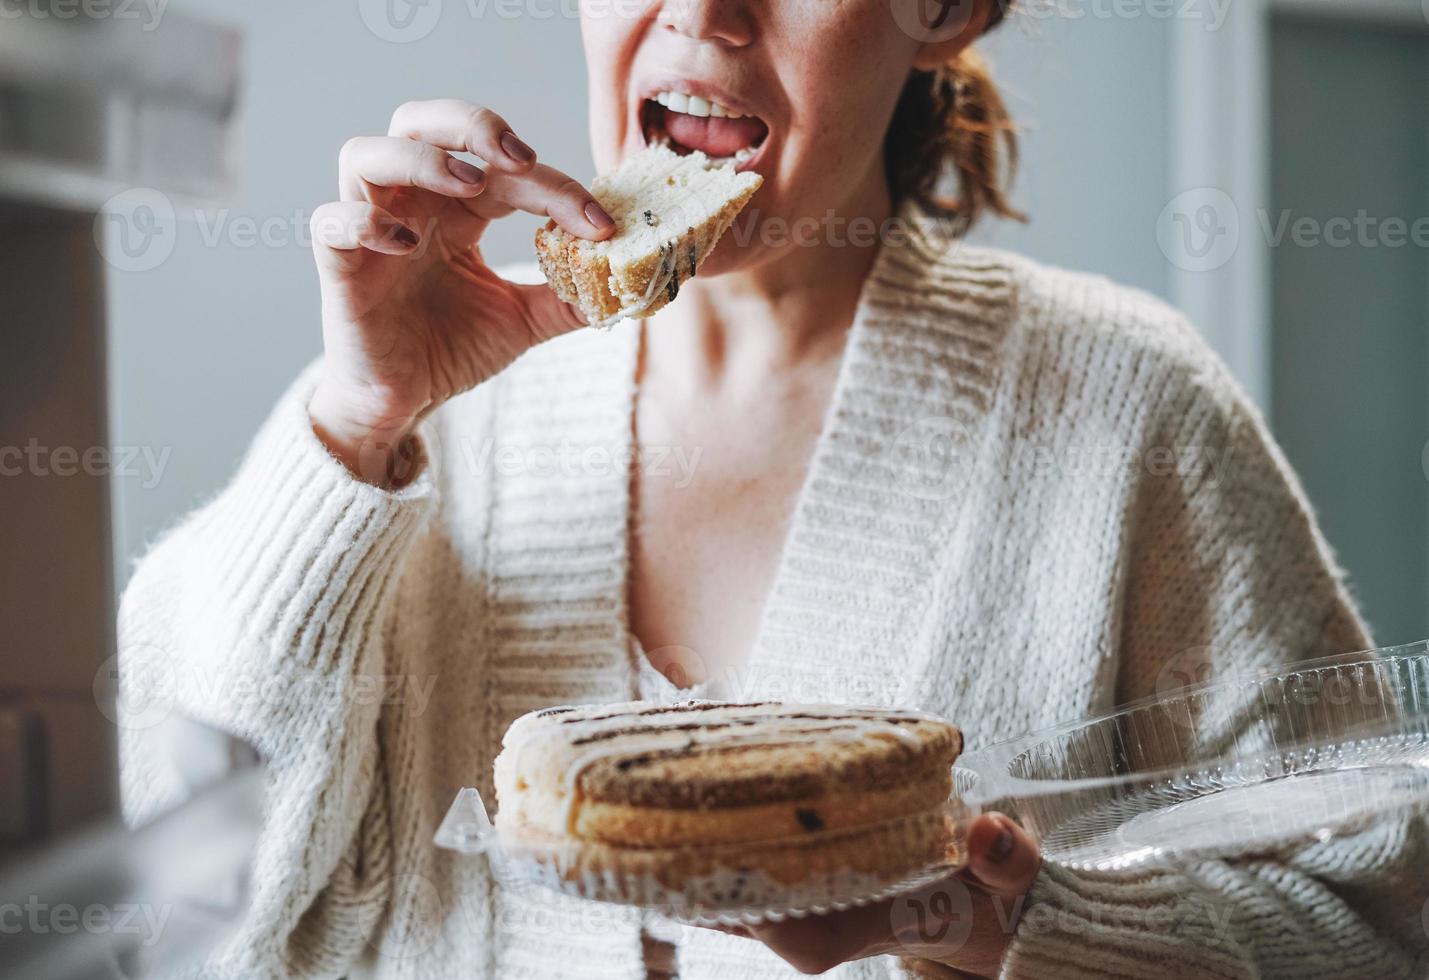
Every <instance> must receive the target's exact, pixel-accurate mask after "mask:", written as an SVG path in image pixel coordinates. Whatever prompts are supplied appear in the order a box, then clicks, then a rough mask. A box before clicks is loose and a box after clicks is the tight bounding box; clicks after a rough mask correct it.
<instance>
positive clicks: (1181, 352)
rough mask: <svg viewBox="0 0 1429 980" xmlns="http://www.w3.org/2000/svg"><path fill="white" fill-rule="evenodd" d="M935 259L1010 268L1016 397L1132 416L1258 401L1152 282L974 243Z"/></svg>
mask: <svg viewBox="0 0 1429 980" xmlns="http://www.w3.org/2000/svg"><path fill="white" fill-rule="evenodd" d="M932 259H933V261H932V263H931V265H932V266H934V267H935V269H936V270H937V271H935V272H933V273H932V274H934V275H941V276H944V277H946V276H948V275H949V274H950V272H951V271H953V270H958V269H968V268H974V269H991V268H996V269H999V270H1001V274H1002V275H1003V276H1005V278H1006V281H1007V284H1008V285H1007V290H1008V294H1009V301H1008V306H1007V326H1006V330H1005V332H1004V335H1003V341H1002V342H1003V346H1004V351H1003V353H1004V362H1003V368H1004V381H1005V382H1007V383H1008V384H1009V385H1011V386H1012V390H1011V392H1010V393H1012V394H1014V395H1015V396H1016V397H1019V398H1022V399H1036V398H1039V397H1044V398H1055V399H1056V402H1057V403H1058V404H1059V405H1060V406H1061V407H1062V408H1063V409H1067V408H1072V409H1075V408H1076V407H1077V406H1078V405H1080V406H1081V407H1083V408H1084V409H1086V410H1089V411H1098V412H1099V413H1109V412H1110V413H1116V414H1120V415H1125V416H1133V415H1136V416H1145V415H1147V414H1156V413H1157V412H1165V411H1178V410H1180V409H1183V408H1185V407H1186V406H1187V404H1188V403H1190V402H1195V403H1196V404H1198V405H1200V406H1202V407H1204V408H1209V409H1211V410H1212V411H1214V412H1215V413H1216V414H1219V415H1222V416H1230V415H1240V414H1242V413H1243V411H1244V410H1245V409H1247V408H1248V407H1249V399H1248V397H1247V396H1246V395H1245V393H1244V391H1243V390H1242V389H1241V387H1240V385H1239V383H1238V382H1237V381H1236V380H1235V378H1234V377H1233V375H1232V374H1231V371H1230V369H1229V368H1228V367H1227V366H1226V364H1225V362H1224V361H1223V360H1222V359H1221V357H1220V355H1219V354H1217V353H1216V351H1215V350H1214V349H1213V348H1212V347H1211V346H1210V344H1209V343H1208V342H1207V341H1206V339H1205V337H1204V336H1203V335H1202V334H1201V333H1200V331H1199V330H1197V329H1196V327H1195V325H1194V324H1192V323H1191V321H1190V320H1189V319H1188V318H1187V317H1186V316H1185V315H1184V314H1183V313H1181V312H1180V311H1179V310H1177V309H1175V308H1174V307H1173V306H1171V305H1170V304H1169V303H1167V302H1166V301H1164V300H1162V299H1160V298H1159V297H1156V296H1154V295H1152V294H1151V293H1149V292H1146V291H1145V290H1142V289H1137V288H1134V287H1131V286H1125V285H1121V284H1119V283H1116V282H1113V281H1112V280H1111V279H1109V278H1107V277H1106V276H1102V275H1097V274H1093V273H1088V272H1079V271H1075V270H1071V269H1064V268H1059V267H1056V266H1052V265H1047V264H1044V263H1041V262H1038V261H1036V260H1034V259H1031V258H1029V257H1027V256H1024V255H1019V254H1017V253H1014V252H1009V251H1005V250H1002V249H995V248H988V247H984V246H974V245H969V244H966V243H957V244H955V245H952V246H949V247H947V248H946V249H943V250H942V251H941V252H937V253H934V254H933V256H932Z"/></svg>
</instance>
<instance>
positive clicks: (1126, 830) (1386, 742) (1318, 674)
mask: <svg viewBox="0 0 1429 980" xmlns="http://www.w3.org/2000/svg"><path fill="white" fill-rule="evenodd" d="M959 766H960V767H961V768H963V769H964V770H965V772H964V773H963V776H962V786H963V792H964V793H965V794H966V798H967V802H968V804H969V805H970V806H971V807H973V808H982V809H998V810H1003V811H1006V812H1009V813H1011V814H1013V815H1014V816H1016V817H1017V818H1018V819H1019V820H1020V821H1021V822H1022V824H1023V825H1024V826H1025V827H1026V828H1027V829H1028V830H1029V831H1031V833H1032V834H1033V835H1034V836H1035V837H1036V838H1037V839H1038V840H1039V841H1040V842H1041V846H1042V852H1043V855H1044V857H1045V858H1046V859H1047V860H1049V861H1054V862H1057V863H1059V864H1062V865H1066V866H1069V867H1073V868H1078V869H1084V870H1109V869H1118V868H1132V867H1138V866H1143V865H1152V864H1161V865H1166V864H1175V863H1178V862H1182V861H1188V860H1196V859H1200V858H1208V857H1231V856H1235V855H1244V854H1254V853H1260V852H1266V851H1270V850H1274V849H1278V848H1281V847H1284V846H1286V845H1293V844H1296V843H1300V842H1309V841H1312V840H1327V839H1330V838H1332V837H1334V836H1336V835H1338V834H1343V833H1349V832H1353V831H1355V830H1358V829H1362V828H1364V827H1366V826H1367V825H1369V824H1370V823H1372V822H1374V821H1376V820H1379V819H1381V818H1385V817H1389V816H1393V815H1401V814H1406V813H1422V812H1429V642H1425V643H1416V644H1413V645H1410V646H1405V647H1396V648H1391V649H1385V650H1378V651H1370V652H1366V653H1359V654H1351V655H1347V656H1340V657H1332V658H1328V659H1325V660H1317V661H1309V662H1305V663H1300V664H1295V665H1293V666H1289V667H1286V668H1284V669H1280V670H1267V671H1262V672H1258V673H1254V674H1248V675H1244V676H1234V677H1229V678H1222V679H1220V680H1217V681H1213V682H1210V683H1206V684H1200V685H1197V686H1194V687H1187V688H1182V689H1179V690H1176V691H1173V692H1169V693H1167V694H1166V695H1164V696H1160V697H1155V698H1149V699H1147V700H1144V701H1140V702H1137V703H1135V704H1131V705H1128V706H1127V707H1125V708H1123V709H1121V710H1119V711H1117V712H1115V713H1113V714H1109V715H1106V716H1104V717H1100V718H1093V719H1090V720H1087V721H1080V722H1076V723H1074V724H1068V725H1062V726H1058V727H1056V728H1052V729H1049V730H1046V731H1042V732H1038V733H1035V734H1032V735H1028V736H1026V737H1023V738H1018V739H1014V740H1012V741H1010V742H1005V743H1002V744H999V745H994V746H991V747H989V748H987V749H984V750H981V751H978V752H975V753H972V754H969V755H967V756H965V757H964V758H963V759H961V760H959Z"/></svg>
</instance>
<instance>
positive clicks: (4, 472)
mask: <svg viewBox="0 0 1429 980" xmlns="http://www.w3.org/2000/svg"><path fill="white" fill-rule="evenodd" d="M173 451H174V448H173V447H172V446H162V447H155V446H86V447H84V448H83V449H81V448H80V447H78V446H47V445H44V444H42V443H41V442H40V441H39V440H38V439H34V438H31V439H30V441H29V442H27V443H25V444H24V445H23V446H0V477H6V476H12V477H13V476H37V477H71V476H96V477H98V476H111V477H118V478H122V479H134V478H137V479H139V481H140V482H139V486H141V487H142V488H143V489H145V490H152V489H153V488H154V487H156V486H158V485H159V481H160V480H162V479H163V477H164V470H165V469H166V468H167V467H168V465H169V457H170V455H172V454H173Z"/></svg>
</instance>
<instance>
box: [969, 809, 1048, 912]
mask: <svg viewBox="0 0 1429 980" xmlns="http://www.w3.org/2000/svg"><path fill="white" fill-rule="evenodd" d="M1041 868H1042V854H1041V852H1040V851H1039V850H1038V848H1037V843H1036V842H1035V841H1034V840H1033V839H1032V837H1031V836H1030V835H1029V834H1028V833H1027V831H1025V830H1023V829H1022V828H1021V827H1020V826H1019V825H1018V824H1017V822H1016V821H1015V820H1013V819H1011V818H1010V817H1007V816H1004V815H1003V814H1001V813H984V814H983V815H982V816H980V817H978V818H977V819H976V820H975V821H973V825H972V827H971V828H969V830H968V865H967V868H966V869H965V874H966V875H969V876H971V877H972V878H973V879H975V880H976V882H977V883H978V884H979V885H981V886H982V887H983V889H984V890H986V891H988V892H990V893H992V894H994V895H1002V896H1005V897H1015V896H1018V895H1022V894H1025V893H1026V892H1027V890H1028V889H1029V888H1031V887H1032V883H1033V881H1035V880H1036V878H1037V872H1038V871H1040V870H1041Z"/></svg>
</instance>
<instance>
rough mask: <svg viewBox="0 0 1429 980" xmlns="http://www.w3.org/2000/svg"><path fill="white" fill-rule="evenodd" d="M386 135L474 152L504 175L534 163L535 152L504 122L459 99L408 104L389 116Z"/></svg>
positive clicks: (523, 169) (449, 148)
mask: <svg viewBox="0 0 1429 980" xmlns="http://www.w3.org/2000/svg"><path fill="white" fill-rule="evenodd" d="M387 135H388V136H395V137H399V138H402V139H408V140H416V141H417V142H419V143H430V144H432V145H433V146H439V147H441V148H443V149H446V150H464V151H466V152H467V153H474V154H476V155H477V156H479V157H481V158H482V159H483V160H485V161H486V164H487V166H488V167H494V168H496V169H498V170H503V171H505V172H507V173H513V174H519V173H525V172H526V171H528V170H530V169H531V167H532V166H533V165H534V164H535V163H536V151H535V150H533V149H531V148H530V147H529V146H527V145H526V144H525V143H523V142H522V141H521V140H520V139H519V138H518V137H517V136H516V134H515V133H514V132H512V130H511V127H510V126H509V125H507V123H506V120H505V119H502V118H501V117H500V116H498V115H497V114H496V113H494V112H492V111H491V110H490V109H488V108H486V107H485V106H479V105H473V104H472V103H470V102H463V101H462V100H460V99H432V100H430V101H426V102H407V103H405V104H403V105H401V106H399V107H398V108H397V111H396V112H394V113H393V114H392V123H391V125H390V126H389V127H388V130H387Z"/></svg>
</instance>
